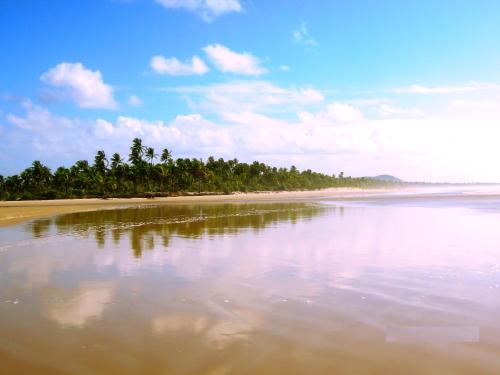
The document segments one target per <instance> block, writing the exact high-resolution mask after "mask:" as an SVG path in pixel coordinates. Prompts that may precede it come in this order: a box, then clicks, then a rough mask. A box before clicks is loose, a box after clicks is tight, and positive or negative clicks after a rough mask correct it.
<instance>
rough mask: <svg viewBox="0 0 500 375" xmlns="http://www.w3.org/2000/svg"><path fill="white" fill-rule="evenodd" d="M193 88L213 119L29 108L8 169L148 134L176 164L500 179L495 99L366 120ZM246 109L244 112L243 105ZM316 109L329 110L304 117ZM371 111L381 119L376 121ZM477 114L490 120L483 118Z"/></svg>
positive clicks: (258, 95)
mask: <svg viewBox="0 0 500 375" xmlns="http://www.w3.org/2000/svg"><path fill="white" fill-rule="evenodd" d="M177 90H178V92H181V91H182V90H179V89H177ZM185 90H187V92H189V93H190V94H196V95H199V99H200V100H205V101H206V103H207V104H210V105H212V106H213V108H211V109H212V110H213V112H211V116H212V117H211V119H209V118H207V117H206V115H202V113H200V112H194V113H193V112H192V113H187V114H179V115H178V116H176V117H175V118H173V119H170V120H167V121H150V120H147V119H140V118H134V117H126V116H118V117H117V118H116V119H115V120H114V121H109V120H104V119H97V120H94V121H88V120H81V119H71V118H66V117H61V116H57V115H54V114H52V113H51V112H50V111H48V110H47V109H44V108H42V107H39V106H35V105H32V104H30V103H27V104H26V106H25V111H26V113H25V114H24V115H7V116H6V119H7V121H8V124H7V126H4V127H3V134H2V137H3V139H4V141H5V142H4V143H5V145H6V146H5V148H4V149H3V151H5V154H6V155H10V154H11V155H15V160H14V159H12V160H10V159H7V160H6V161H5V163H3V165H7V166H8V165H11V164H12V163H13V162H14V161H15V164H12V165H20V163H23V164H24V165H26V166H27V165H29V164H30V162H31V160H33V159H41V160H42V161H44V162H48V163H49V165H51V166H52V167H55V166H58V165H60V164H62V163H64V164H66V165H67V164H69V163H73V162H74V161H75V160H77V159H79V158H86V159H91V158H92V156H93V153H94V152H95V150H99V149H103V150H105V151H106V152H107V153H111V152H116V151H117V152H120V153H121V154H122V155H126V154H127V152H128V147H129V146H130V142H131V140H132V139H133V138H135V137H140V138H142V139H143V141H144V143H145V144H147V145H151V146H153V147H155V148H156V149H158V150H159V149H161V148H164V147H167V148H169V149H172V150H173V152H174V155H175V156H176V157H203V158H206V157H207V156H208V155H214V156H222V157H226V158H227V157H231V158H232V157H237V158H239V159H240V160H245V161H251V160H262V161H263V162H268V163H272V164H274V165H276V166H286V165H288V166H289V165H290V164H291V163H293V164H296V165H297V166H298V167H299V168H311V169H313V170H320V171H325V172H327V173H338V172H339V171H340V170H345V172H346V173H347V174H350V175H358V176H359V175H371V174H374V173H377V174H381V173H391V174H395V175H398V176H399V177H401V178H404V179H407V180H427V181H452V182H454V181H500V170H499V169H498V168H496V167H495V166H496V161H497V160H498V159H499V158H500V149H499V148H498V147H497V140H498V138H500V128H499V127H498V115H499V110H498V109H497V108H500V107H499V106H496V107H495V106H494V104H495V101H494V100H491V101H489V102H486V101H485V102H475V101H470V102H465V101H463V100H461V101H453V102H451V103H450V102H447V103H446V105H445V106H444V107H441V108H440V109H438V110H435V111H433V113H432V114H431V115H429V114H427V113H425V112H424V113H422V115H420V116H408V114H407V113H406V112H404V111H403V109H401V108H399V107H396V106H393V105H392V104H390V105H389V103H387V102H383V101H378V102H377V103H378V104H376V103H375V102H373V106H371V107H369V108H367V112H366V113H363V112H361V110H360V107H361V105H360V104H358V105H356V104H353V103H346V102H339V101H336V102H333V103H329V104H328V105H323V104H321V103H322V102H321V101H320V102H315V101H314V100H317V99H320V97H315V96H316V94H314V92H312V93H311V92H309V93H308V92H307V89H306V90H303V91H302V90H299V89H283V88H280V87H277V86H274V85H272V84H270V83H268V82H261V81H256V82H242V83H239V84H235V83H232V84H226V86H224V85H213V86H208V87H198V88H196V87H190V88H185ZM196 90H198V91H196ZM252 91H253V92H254V94H251V92H252ZM184 94H186V93H184ZM218 95H219V96H218ZM231 98H232V99H233V101H231V100H230V99H231ZM242 98H244V99H242ZM321 98H322V96H321ZM247 99H248V101H249V102H246V100H247ZM311 99H313V102H311V101H310V100H311ZM242 102H243V103H245V105H241V104H240V105H238V103H242ZM249 103H250V104H249ZM310 103H313V104H315V106H322V108H321V109H319V110H311V109H308V110H307V111H306V110H304V109H303V108H304V106H307V105H309V104H310ZM381 104H386V105H388V106H389V107H383V110H385V111H386V112H389V113H388V114H387V115H386V116H385V117H384V118H382V119H380V116H379V114H378V113H377V112H376V110H377V108H379V105H381ZM275 107H277V108H279V109H281V108H282V107H288V112H286V116H281V115H279V116H274V115H272V114H270V113H267V114H265V113H263V111H268V110H270V109H271V110H272V109H273V108H275ZM293 107H295V108H294V109H292V108H293ZM370 109H371V110H372V112H373V114H374V115H375V117H371V116H368V113H371V112H370V111H368V110H370ZM373 109H375V112H374V111H373ZM294 110H295V112H296V113H297V115H293V114H292V113H293V111H294ZM478 112H480V113H482V114H483V115H482V116H481V117H478V115H477V114H478ZM457 113H458V114H457ZM478 119H480V121H478ZM463 150H467V152H466V153H464V152H463ZM12 158H13V157H12ZM16 172H17V171H16Z"/></svg>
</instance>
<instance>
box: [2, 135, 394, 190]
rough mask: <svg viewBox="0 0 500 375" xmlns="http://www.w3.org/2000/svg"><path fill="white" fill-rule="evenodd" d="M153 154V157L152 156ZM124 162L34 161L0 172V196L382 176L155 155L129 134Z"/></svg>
mask: <svg viewBox="0 0 500 375" xmlns="http://www.w3.org/2000/svg"><path fill="white" fill-rule="evenodd" d="M158 158H159V162H158V163H156V162H155V161H156V160H157V159H158ZM128 162H129V163H126V162H125V161H124V160H123V159H122V157H121V156H120V155H119V154H113V155H112V156H111V158H110V159H109V160H108V158H107V157H106V154H105V153H104V151H98V152H97V154H96V156H95V158H94V163H93V164H92V165H90V164H89V162H88V161H86V160H79V161H77V162H76V163H75V164H74V165H73V166H72V167H70V168H65V167H59V168H57V169H56V171H55V172H54V173H52V172H51V171H50V169H49V168H48V167H46V166H45V165H43V164H42V163H40V162H39V161H34V162H33V164H32V165H31V167H29V168H27V169H25V170H24V171H23V172H22V173H21V174H19V175H14V176H9V177H6V178H4V177H3V176H0V199H3V200H18V199H55V198H84V197H103V198H104V197H132V196H139V197H140V196H142V197H153V196H168V195H179V194H187V193H198V194H207V192H210V193H225V194H228V193H231V192H235V191H240V192H247V191H263V190H266V191H282V190H306V189H308V190H309V189H321V188H328V187H374V186H384V185H387V184H389V183H388V182H383V181H377V180H375V179H371V178H366V177H362V178H351V177H344V174H343V173H342V172H341V173H340V174H339V175H338V176H337V177H336V176H335V175H332V176H328V175H325V174H322V173H316V172H312V171H311V170H309V169H308V170H305V171H299V170H298V169H297V168H296V167H295V166H292V167H291V168H290V169H287V168H275V167H270V166H268V165H266V164H263V163H259V162H257V161H254V162H253V163H252V164H247V163H240V162H238V160H237V159H232V160H227V161H225V160H224V159H218V160H215V159H214V158H213V157H209V158H208V160H207V161H206V162H203V161H202V160H200V159H194V158H193V159H187V158H186V159H182V158H180V159H177V160H174V159H173V158H172V154H171V152H170V151H169V150H167V149H165V150H163V152H162V153H161V155H158V154H156V153H155V150H154V149H153V148H152V147H146V146H143V144H142V141H141V140H140V139H138V138H136V139H134V140H133V142H132V146H131V147H130V154H129V155H128Z"/></svg>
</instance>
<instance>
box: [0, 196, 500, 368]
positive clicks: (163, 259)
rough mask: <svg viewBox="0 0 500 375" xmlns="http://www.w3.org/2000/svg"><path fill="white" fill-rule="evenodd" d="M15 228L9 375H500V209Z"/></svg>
mask: <svg viewBox="0 0 500 375" xmlns="http://www.w3.org/2000/svg"><path fill="white" fill-rule="evenodd" d="M484 194H488V193H485V192H484V191H483V192H482V195H480V196H478V195H475V194H459V195H457V194H453V195H452V196H451V195H446V194H438V196H436V195H424V196H406V197H394V196H386V197H384V198H370V199H366V200H359V199H357V200H343V201H333V200H323V201H317V202H299V203H279V204H278V203H269V204H218V205H191V206H188V205H177V206H144V207H136V208H121V209H116V210H108V211H100V212H88V213H80V214H69V215H63V216H59V217H55V218H51V219H43V220H35V221H32V222H30V223H27V224H22V225H18V226H12V227H7V228H0V364H1V365H0V373H2V374H51V375H57V374H160V375H161V374H217V375H222V374H399V373H405V374H498V373H500V196H498V195H484Z"/></svg>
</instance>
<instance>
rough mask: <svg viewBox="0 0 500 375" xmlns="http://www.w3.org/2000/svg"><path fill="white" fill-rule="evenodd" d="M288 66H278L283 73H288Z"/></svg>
mask: <svg viewBox="0 0 500 375" xmlns="http://www.w3.org/2000/svg"><path fill="white" fill-rule="evenodd" d="M290 69H291V68H290V66H288V65H281V66H280V70H282V71H284V72H289V71H290Z"/></svg>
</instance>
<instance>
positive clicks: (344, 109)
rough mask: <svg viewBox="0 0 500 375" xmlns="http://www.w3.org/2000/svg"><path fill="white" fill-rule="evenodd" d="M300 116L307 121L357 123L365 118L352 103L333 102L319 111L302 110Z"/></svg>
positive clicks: (338, 123)
mask: <svg viewBox="0 0 500 375" xmlns="http://www.w3.org/2000/svg"><path fill="white" fill-rule="evenodd" d="M299 117H300V118H301V120H302V121H304V122H306V123H321V124H324V123H333V124H337V125H340V124H355V123H360V122H362V121H363V120H364V116H363V114H362V113H361V112H360V111H359V110H358V109H356V108H355V107H354V106H353V105H351V104H346V103H339V102H333V103H330V104H329V105H327V107H326V108H325V110H323V111H320V112H318V113H314V114H313V113H309V112H305V111H302V112H300V113H299Z"/></svg>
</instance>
